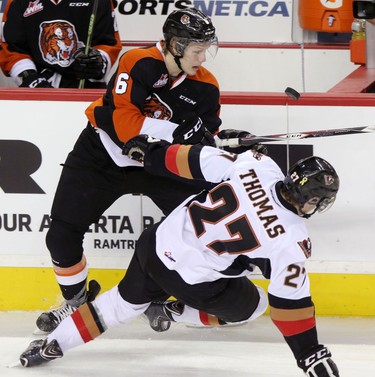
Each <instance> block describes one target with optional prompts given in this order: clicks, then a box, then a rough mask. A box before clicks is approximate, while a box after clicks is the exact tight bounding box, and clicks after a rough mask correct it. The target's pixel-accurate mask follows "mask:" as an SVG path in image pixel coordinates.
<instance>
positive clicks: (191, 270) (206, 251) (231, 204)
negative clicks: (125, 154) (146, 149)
mask: <svg viewBox="0 0 375 377" xmlns="http://www.w3.org/2000/svg"><path fill="white" fill-rule="evenodd" d="M177 148H178V149H179V150H178V151H177ZM189 148H190V147H189V146H176V159H174V157H173V158H171V157H170V156H169V157H168V156H166V161H167V165H168V160H169V161H171V160H172V159H173V160H174V161H173V163H170V165H171V166H172V165H173V169H172V171H173V170H174V171H175V172H178V175H180V176H183V177H186V178H189V177H190V178H193V177H194V178H196V177H197V175H198V176H199V175H200V176H201V177H200V178H204V179H205V180H206V181H210V182H218V183H219V184H218V185H217V186H215V187H214V188H213V189H212V190H211V191H209V192H202V193H201V194H200V195H198V196H195V197H190V198H188V199H187V200H186V201H185V202H184V203H182V204H181V205H180V206H179V207H177V208H176V209H175V210H174V211H173V212H172V213H171V214H170V215H169V216H168V217H167V219H166V220H165V221H164V222H163V223H162V224H161V225H160V226H159V228H158V230H157V238H156V249H157V254H158V256H159V258H160V259H161V261H162V262H163V263H164V264H165V266H166V267H167V268H168V269H170V270H175V271H177V272H178V273H179V275H180V276H181V277H182V278H183V279H184V281H186V282H187V283H189V284H196V283H202V282H209V281H214V280H217V279H220V278H234V277H238V276H245V275H247V274H248V273H249V270H251V266H252V265H256V266H258V267H259V268H260V269H261V271H262V273H263V275H264V276H265V277H266V278H267V279H270V285H269V288H268V292H269V293H270V294H272V295H274V296H277V297H280V298H286V299H292V300H299V299H301V298H304V297H309V296H310V285H309V279H308V276H307V273H306V270H305V267H304V264H305V261H306V258H308V257H309V256H310V254H311V242H310V240H309V236H308V233H307V229H306V227H305V223H304V219H303V218H301V217H299V216H298V215H297V214H296V213H294V212H293V211H292V210H291V209H288V208H286V207H285V206H287V203H286V202H285V201H283V199H281V198H280V196H279V195H278V189H277V187H278V185H280V182H281V181H282V180H283V179H284V175H283V173H282V172H281V170H280V168H279V167H278V165H277V164H276V163H275V162H274V161H273V160H272V159H271V158H269V157H267V156H264V155H259V154H254V153H253V152H252V151H248V152H245V153H242V154H240V155H234V154H231V153H227V152H223V151H221V150H219V149H216V148H210V147H204V148H202V149H201V151H200V154H199V163H196V164H193V165H194V166H191V165H192V164H191V162H192V158H191V156H190V157H189V158H188V157H186V158H185V159H184V158H181V155H184V154H185V155H186V156H187V155H188V149H189ZM170 149H173V148H170ZM177 157H178V158H177ZM198 164H199V166H196V165H198ZM170 170H171V169H170Z"/></svg>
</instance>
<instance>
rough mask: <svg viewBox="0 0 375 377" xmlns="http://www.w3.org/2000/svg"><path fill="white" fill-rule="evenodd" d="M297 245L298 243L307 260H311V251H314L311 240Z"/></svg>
mask: <svg viewBox="0 0 375 377" xmlns="http://www.w3.org/2000/svg"><path fill="white" fill-rule="evenodd" d="M297 243H298V245H299V247H300V248H301V249H302V251H303V253H304V254H305V256H306V258H310V257H311V249H312V245H311V241H310V238H308V239H307V240H303V241H302V242H297Z"/></svg>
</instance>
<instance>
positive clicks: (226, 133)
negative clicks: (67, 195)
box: [217, 128, 268, 155]
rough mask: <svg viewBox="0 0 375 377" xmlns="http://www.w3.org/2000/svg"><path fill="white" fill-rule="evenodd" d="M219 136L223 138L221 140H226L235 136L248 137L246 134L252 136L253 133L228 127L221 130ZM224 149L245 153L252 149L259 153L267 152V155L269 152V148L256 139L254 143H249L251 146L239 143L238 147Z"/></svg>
mask: <svg viewBox="0 0 375 377" xmlns="http://www.w3.org/2000/svg"><path fill="white" fill-rule="evenodd" d="M217 136H218V138H219V139H221V140H225V139H234V138H241V137H246V136H252V134H251V133H250V132H247V131H242V130H234V129H231V128H229V129H226V130H222V131H220V132H219V133H218V134H217ZM223 149H224V150H225V151H227V152H230V153H237V154H238V153H243V152H245V151H247V150H249V149H251V150H252V151H254V152H258V153H262V154H265V155H267V154H268V149H267V147H266V146H265V145H263V144H260V143H257V141H256V140H254V144H253V145H249V146H243V145H241V146H240V145H239V146H238V147H229V146H227V147H223Z"/></svg>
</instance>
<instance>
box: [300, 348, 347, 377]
mask: <svg viewBox="0 0 375 377" xmlns="http://www.w3.org/2000/svg"><path fill="white" fill-rule="evenodd" d="M331 356H332V355H331V352H330V351H329V350H328V348H327V347H324V346H323V345H319V346H318V347H317V348H314V349H313V350H310V351H309V352H307V353H305V354H303V355H302V357H300V358H299V359H298V360H297V364H298V366H299V367H300V368H301V369H303V371H304V372H305V373H306V376H308V377H340V375H339V370H338V368H337V365H336V364H335V362H334V361H333V360H332V359H331Z"/></svg>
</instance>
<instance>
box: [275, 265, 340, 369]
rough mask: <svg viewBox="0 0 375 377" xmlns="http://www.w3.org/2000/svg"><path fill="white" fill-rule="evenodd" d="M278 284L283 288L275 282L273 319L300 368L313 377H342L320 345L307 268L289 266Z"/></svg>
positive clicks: (324, 348) (328, 352)
mask: <svg viewBox="0 0 375 377" xmlns="http://www.w3.org/2000/svg"><path fill="white" fill-rule="evenodd" d="M277 280H278V281H279V283H280V282H282V285H281V284H275V282H272V279H271V284H270V287H269V293H268V299H269V304H270V317H271V319H272V321H273V323H274V324H275V325H276V327H277V328H278V329H279V330H280V332H281V333H282V335H283V336H284V339H285V341H286V342H287V344H288V345H289V347H290V349H291V351H292V352H293V355H294V357H295V359H296V361H297V365H298V367H299V368H301V369H302V370H303V371H304V372H305V373H306V375H307V376H309V377H338V376H339V372H338V369H337V366H336V364H335V363H334V361H333V360H332V359H331V353H330V351H329V350H328V349H327V348H326V347H325V346H324V345H322V344H319V341H318V335H317V329H316V321H315V308H314V304H313V302H312V299H311V296H310V295H309V293H308V291H309V281H308V276H307V274H306V271H305V269H304V265H303V264H302V263H296V264H291V265H289V266H287V268H286V269H285V270H284V271H283V272H282V273H281V274H280V276H279V277H278V278H277ZM288 297H289V298H288ZM291 297H293V298H291Z"/></svg>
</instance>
